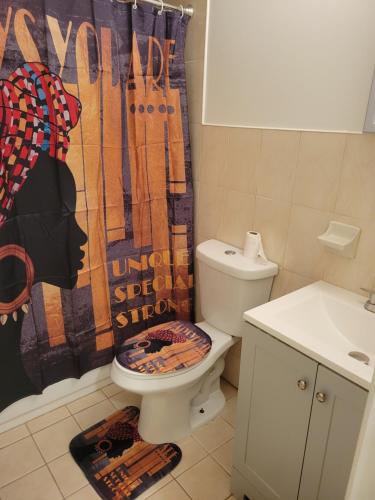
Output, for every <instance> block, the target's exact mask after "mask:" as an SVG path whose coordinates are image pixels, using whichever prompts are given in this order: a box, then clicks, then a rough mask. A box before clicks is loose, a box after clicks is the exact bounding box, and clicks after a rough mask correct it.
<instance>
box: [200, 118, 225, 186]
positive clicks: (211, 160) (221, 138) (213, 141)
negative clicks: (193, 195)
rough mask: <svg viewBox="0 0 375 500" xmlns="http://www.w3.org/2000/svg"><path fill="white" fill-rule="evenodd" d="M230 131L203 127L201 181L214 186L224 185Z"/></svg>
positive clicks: (221, 128) (223, 128)
mask: <svg viewBox="0 0 375 500" xmlns="http://www.w3.org/2000/svg"><path fill="white" fill-rule="evenodd" d="M228 147H229V131H228V129H227V128H226V127H209V126H204V127H203V136H202V148H203V149H202V163H201V169H200V177H199V179H200V181H201V182H204V183H206V184H212V185H213V186H219V185H222V182H221V181H222V178H223V175H224V169H225V165H226V161H227V154H228Z"/></svg>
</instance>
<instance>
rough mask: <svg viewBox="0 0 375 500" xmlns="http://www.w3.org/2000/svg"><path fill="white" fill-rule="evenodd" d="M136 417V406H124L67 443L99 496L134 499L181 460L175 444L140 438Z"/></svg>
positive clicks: (119, 499)
mask: <svg viewBox="0 0 375 500" xmlns="http://www.w3.org/2000/svg"><path fill="white" fill-rule="evenodd" d="M138 418H139V410H138V408H137V407H135V406H127V407H126V408H124V409H123V410H120V411H118V412H116V413H114V414H113V415H111V416H110V417H108V418H106V419H105V420H102V421H101V422H99V423H98V424H95V425H93V426H92V427H90V429H87V430H86V431H84V432H81V433H80V434H78V436H76V437H75V438H74V439H73V440H72V441H71V443H70V452H71V454H72V456H73V458H74V460H75V461H76V463H77V464H78V465H79V466H80V468H81V469H82V472H83V473H84V474H85V476H86V477H87V479H88V480H89V481H90V484H91V485H92V486H93V487H94V488H95V490H96V491H97V493H98V494H99V495H100V497H101V498H104V499H107V500H109V499H114V500H121V499H129V500H130V499H134V498H136V497H138V496H139V495H140V494H141V493H143V492H144V491H145V490H147V489H148V488H150V487H151V486H152V485H153V484H155V483H156V482H157V481H159V480H160V479H162V478H163V477H165V476H166V475H167V474H169V473H170V472H171V471H172V470H173V469H174V468H175V467H176V466H177V465H178V464H179V462H180V460H181V457H182V453H181V449H180V448H179V447H178V446H177V445H176V444H173V443H164V444H149V443H146V442H145V441H143V440H142V438H141V436H140V435H139V434H138Z"/></svg>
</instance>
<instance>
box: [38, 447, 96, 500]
mask: <svg viewBox="0 0 375 500" xmlns="http://www.w3.org/2000/svg"><path fill="white" fill-rule="evenodd" d="M48 467H49V469H50V471H51V473H52V475H53V477H54V478H55V481H56V483H57V485H58V487H59V488H60V491H61V492H62V493H63V495H64V497H66V496H68V495H71V494H72V493H75V492H76V491H78V490H79V489H81V488H83V487H84V486H85V485H86V484H88V482H87V479H86V478H85V476H84V474H83V472H82V471H81V469H80V468H79V467H78V465H77V464H76V463H75V461H74V460H73V458H72V456H71V454H70V453H67V454H66V455H63V456H62V457H59V458H57V459H56V460H53V462H50V463H49V464H48Z"/></svg>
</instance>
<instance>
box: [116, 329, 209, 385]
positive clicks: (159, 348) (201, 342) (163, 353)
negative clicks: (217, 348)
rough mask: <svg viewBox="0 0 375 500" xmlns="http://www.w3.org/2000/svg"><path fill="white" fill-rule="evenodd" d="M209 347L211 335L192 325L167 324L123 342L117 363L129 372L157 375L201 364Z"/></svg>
mask: <svg viewBox="0 0 375 500" xmlns="http://www.w3.org/2000/svg"><path fill="white" fill-rule="evenodd" d="M211 345H212V341H211V338H210V336H209V335H207V333H205V332H204V331H203V330H201V329H200V328H198V327H197V326H195V325H193V323H189V322H187V321H170V322H169V323H163V324H161V325H157V326H153V327H152V328H148V329H147V330H144V331H143V332H141V333H139V334H138V335H136V336H135V337H132V338H130V339H128V340H126V341H125V342H124V343H123V344H122V346H121V352H120V353H119V354H118V355H117V361H118V362H119V363H120V364H121V365H122V366H124V367H125V368H128V369H129V370H133V371H136V372H139V373H145V374H151V375H152V374H154V375H160V374H163V373H171V372H175V371H177V370H183V369H184V368H190V367H192V366H194V365H196V364H198V363H200V362H201V361H202V360H203V359H204V358H205V357H206V356H207V354H208V353H209V352H210V349H211Z"/></svg>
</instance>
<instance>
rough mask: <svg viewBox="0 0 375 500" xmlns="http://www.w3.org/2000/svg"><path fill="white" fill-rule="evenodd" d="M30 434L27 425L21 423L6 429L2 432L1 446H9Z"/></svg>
mask: <svg viewBox="0 0 375 500" xmlns="http://www.w3.org/2000/svg"><path fill="white" fill-rule="evenodd" d="M29 435H30V433H29V431H28V429H27V427H26V425H19V426H18V427H14V429H10V430H9V431H5V432H3V433H2V434H0V448H4V447H5V446H9V445H10V444H12V443H15V442H17V441H19V440H20V439H23V438H25V437H27V436H29Z"/></svg>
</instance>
